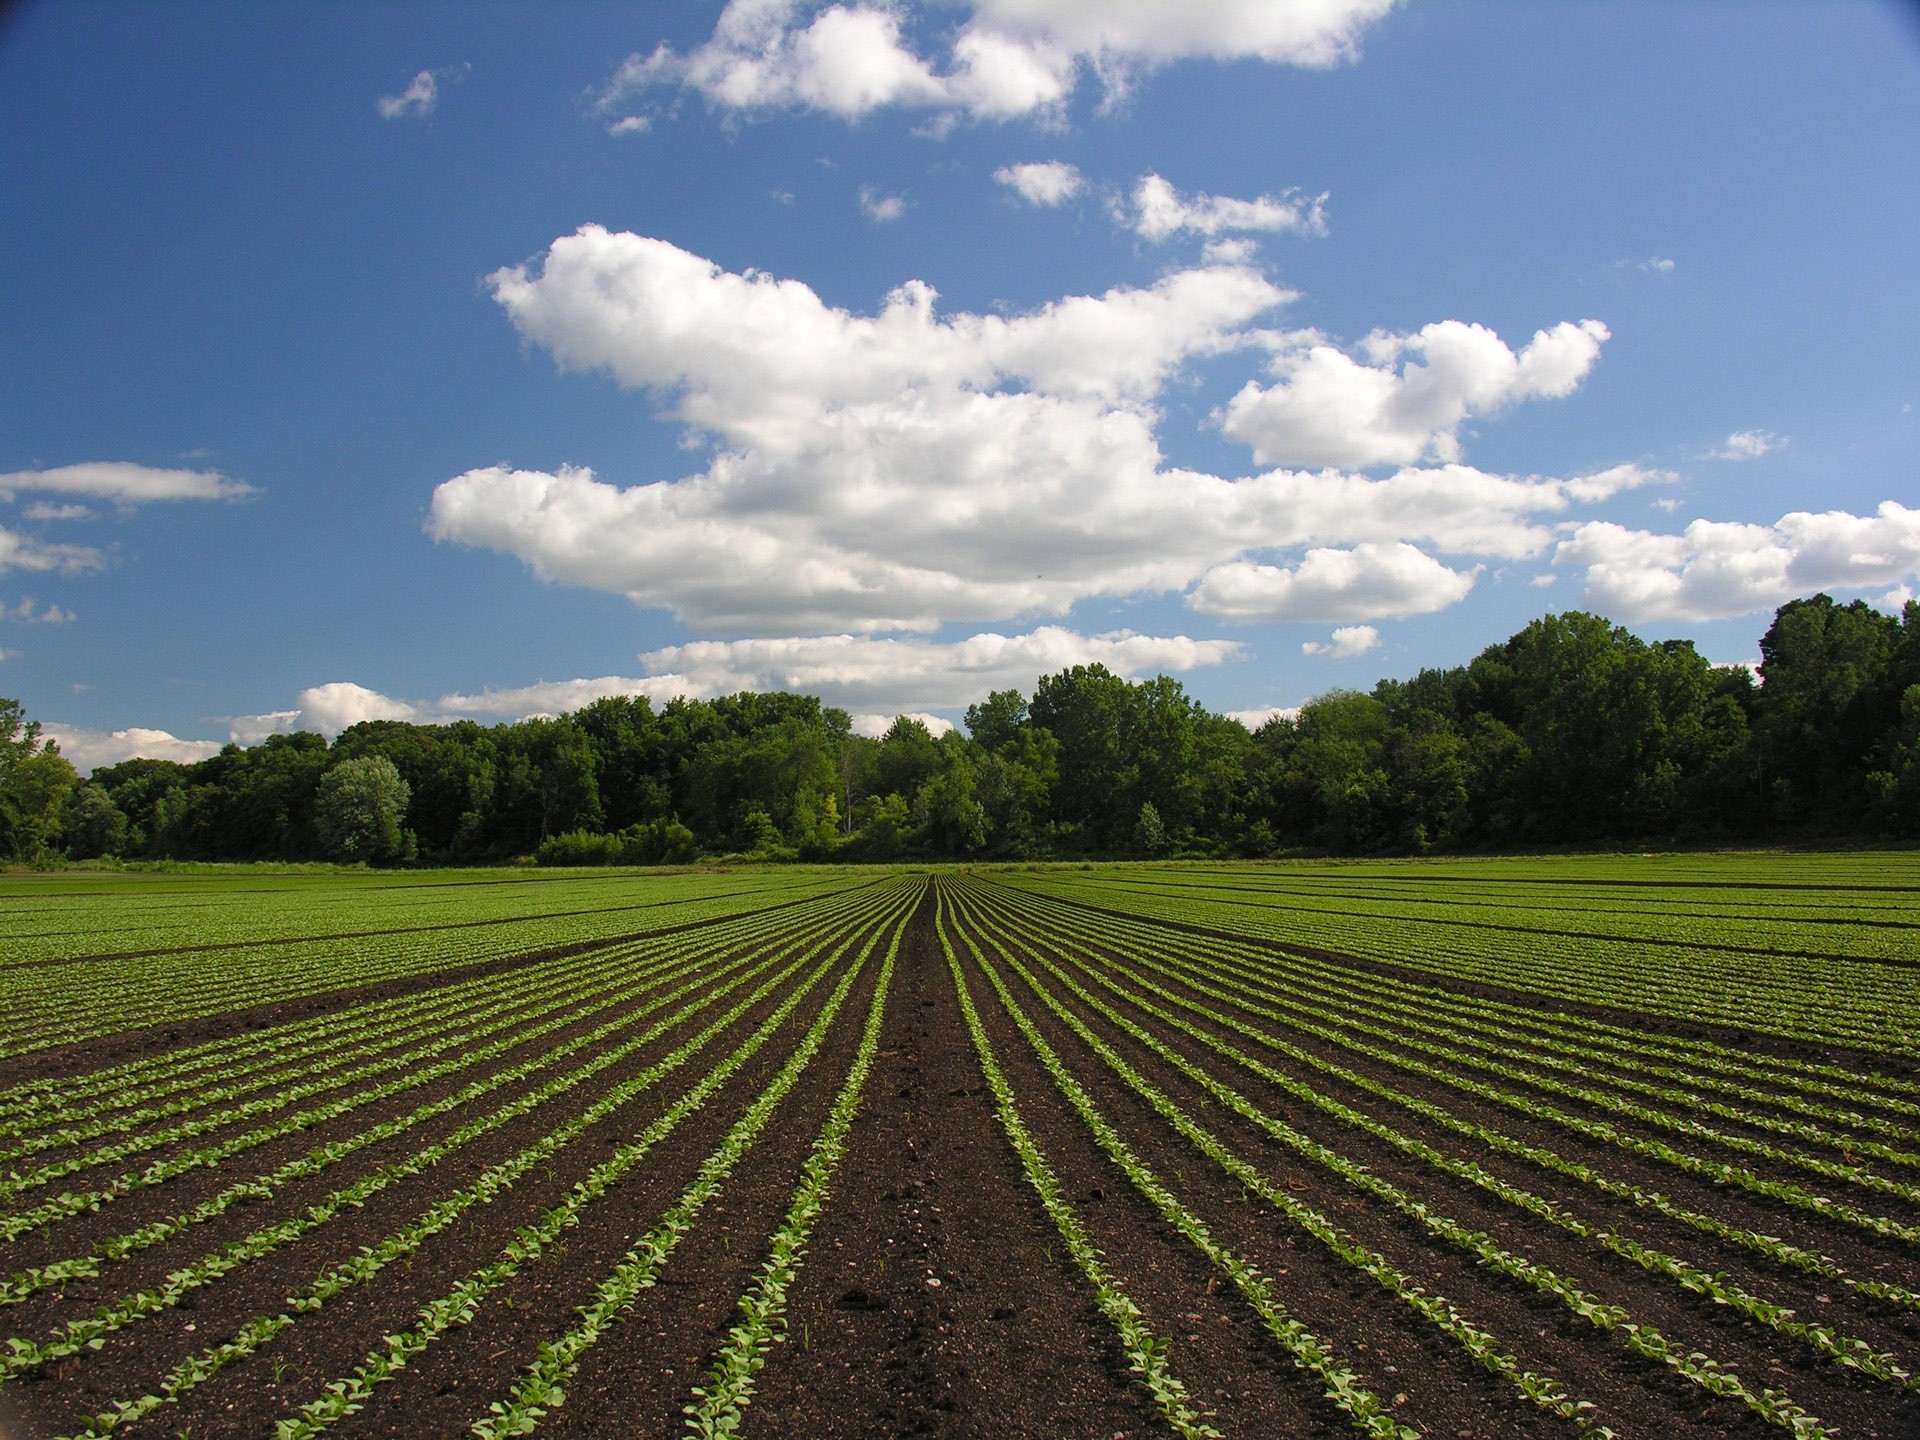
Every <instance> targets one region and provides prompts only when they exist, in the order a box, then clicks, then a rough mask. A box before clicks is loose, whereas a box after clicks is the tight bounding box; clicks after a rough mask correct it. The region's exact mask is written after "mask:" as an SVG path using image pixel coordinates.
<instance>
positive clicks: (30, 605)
mask: <svg viewBox="0 0 1920 1440" xmlns="http://www.w3.org/2000/svg"><path fill="white" fill-rule="evenodd" d="M77 618H79V617H77V616H76V615H75V614H74V613H73V611H71V610H67V609H63V608H62V607H60V606H58V605H40V604H37V603H36V602H35V601H34V598H33V597H32V596H31V595H23V596H22V597H21V598H20V601H19V603H18V604H15V605H8V604H6V603H5V602H3V601H0V620H10V621H12V622H13V623H14V624H16V625H70V624H72V623H73V622H74V620H76V619H77Z"/></svg>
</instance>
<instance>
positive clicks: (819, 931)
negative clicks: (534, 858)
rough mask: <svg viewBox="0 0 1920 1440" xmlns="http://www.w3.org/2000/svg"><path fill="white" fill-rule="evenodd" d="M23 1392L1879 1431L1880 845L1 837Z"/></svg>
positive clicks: (742, 1410) (24, 1430)
mask: <svg viewBox="0 0 1920 1440" xmlns="http://www.w3.org/2000/svg"><path fill="white" fill-rule="evenodd" d="M0 1000H3V1001H4V1003H0V1336H6V1337H10V1338H9V1339H7V1341H6V1343H5V1344H4V1345H0V1427H4V1429H5V1433H7V1434H17V1435H21V1436H32V1437H52V1436H77V1435H103V1434H109V1433H111V1434H125V1435H129V1436H188V1437H192V1440H203V1437H213V1436H249V1437H276V1440H293V1437H310V1436H319V1435H322V1434H329V1435H337V1436H340V1437H352V1436H376V1435H377V1436H439V1435H445V1436H459V1435H468V1434H471V1435H476V1436H481V1437H488V1440H496V1437H503V1436H509V1435H524V1434H535V1435H550V1436H554V1437H568V1440H588V1437H609V1436H614V1435H637V1436H719V1435H733V1434H743V1435H756V1434H757V1435H766V1436H810V1437H812V1436H818V1437H842V1436H846V1437H856V1436H857V1437H868V1436H872V1437H892V1436H908V1435H920V1434H927V1435H950V1436H967V1437H974V1436H979V1437H986V1436H996V1437H998V1436H1049V1437H1051V1436H1089V1437H1102V1440H1109V1437H1116V1436H1125V1437H1135V1436H1140V1437H1144V1436H1160V1435H1181V1436H1203V1435H1216V1434H1217V1435H1221V1436H1249V1437H1277V1436H1289V1437H1292V1436H1300V1437H1332V1436H1345V1435H1354V1434H1359V1435H1365V1436H1373V1437H1379V1440H1413V1437H1416V1436H1423V1435H1433V1436H1442V1437H1445V1436H1457V1437H1508V1436H1548V1435H1580V1434H1589V1435H1606V1434H1612V1435H1616V1436H1619V1437H1623V1440H1624V1437H1641V1440H1660V1437H1669V1436H1711V1435H1743V1436H1763V1435H1768V1434H1776V1435H1792V1436H1823V1435H1838V1436H1844V1437H1863V1440H1865V1437H1876V1436H1877V1437H1885V1440H1894V1437H1900V1440H1912V1437H1915V1436H1920V1384H1916V1381H1915V1378H1914V1377H1915V1376H1917V1375H1920V855H1915V854H1886V855H1872V856H1861V855H1838V856H1796V855H1771V854H1769V855H1711V856H1650V857H1625V856H1616V857H1556V858H1551V859H1528V860H1476V861H1445V862H1424V861H1423V862H1361V863H1345V864H1305V863H1301V864H1291V863H1290V864H1257V865H1256V864H1247V865H1238V864H1167V865H1111V866H1098V867H1095V866H1077V867H1074V866H1047V867H991V866H986V867H977V868H973V869H947V868H935V869H932V870H910V869H894V870H888V869H873V868H864V869H863V868H846V869H824V868H823V869H808V868H799V867H794V868H768V869H730V870H723V871H715V872H710V873H709V872H701V873H686V874H651V873H634V872H538V873H529V874H523V873H515V872H501V871H487V872H478V871H476V872H440V873H434V872H421V873H417V874H379V873H375V874H368V875H357V874H356V875H334V874H324V873H299V872H293V873H287V874H266V873H260V874H250V873H246V872H239V873H236V874H234V875H231V876H227V875H167V874H138V875H135V874H129V875H108V874H50V875H22V876H8V877H0Z"/></svg>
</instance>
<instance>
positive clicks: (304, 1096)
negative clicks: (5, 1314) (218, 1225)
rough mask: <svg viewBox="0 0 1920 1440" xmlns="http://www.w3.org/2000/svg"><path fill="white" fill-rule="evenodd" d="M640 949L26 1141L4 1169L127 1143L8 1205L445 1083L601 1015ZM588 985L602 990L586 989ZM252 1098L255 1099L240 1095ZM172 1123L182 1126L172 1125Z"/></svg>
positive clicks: (600, 955)
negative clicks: (491, 1052) (483, 1054)
mask: <svg viewBox="0 0 1920 1440" xmlns="http://www.w3.org/2000/svg"><path fill="white" fill-rule="evenodd" d="M636 951H637V952H638V953H641V954H644V953H645V951H646V947H644V946H639V947H622V949H621V950H619V951H615V952H612V953H609V952H606V951H600V952H596V953H594V955H593V957H592V959H591V960H584V961H576V962H574V963H572V964H570V965H566V966H564V967H562V966H555V967H554V968H553V969H549V968H548V967H546V966H540V967H535V968H534V969H532V970H531V971H530V972H528V973H523V974H521V975H517V976H513V977H508V978H505V979H503V980H500V981H498V982H497V983H496V984H495V985H494V986H493V989H492V991H491V994H492V995H493V996H495V997H496V998H495V999H493V1000H492V1002H491V1003H486V1004H482V1005H480V1006H478V1007H474V1008H465V1007H461V1006H455V1005H448V1006H444V1007H435V1011H429V1012H428V1013H427V1014H426V1015H424V1016H422V1017H419V1018H416V1019H414V1021H413V1023H411V1024H398V1025H396V1027H395V1029H394V1030H392V1031H391V1032H389V1035H388V1036H387V1037H383V1038H384V1039H385V1040H387V1041H389V1042H390V1043H383V1042H382V1039H374V1040H371V1041H368V1042H365V1043H363V1044H360V1045H352V1044H345V1045H334V1044H331V1043H329V1042H328V1041H327V1039H326V1038H325V1037H324V1036H323V1037H321V1038H320V1039H319V1040H318V1041H317V1042H316V1043H315V1044H314V1046H313V1048H312V1049H310V1050H308V1051H307V1052H306V1053H305V1054H304V1055H302V1056H300V1057H299V1058H298V1059H297V1060H295V1061H294V1062H293V1063H292V1065H291V1066H289V1068H288V1070H285V1071H282V1072H280V1073H279V1074H277V1075H275V1076H272V1077H262V1076H258V1075H256V1074H253V1073H243V1074H241V1075H239V1076H236V1077H235V1078H233V1079H231V1080H226V1081H224V1082H223V1079H222V1077H221V1075H220V1072H218V1071H215V1072H213V1073H212V1074H207V1075H204V1077H203V1083H204V1089H202V1090H200V1093H199V1095H198V1096H195V1095H193V1094H188V1095H176V1096H174V1097H173V1098H172V1099H170V1100H168V1101H166V1102H164V1103H161V1104H157V1105H149V1106H146V1107H143V1108H140V1109H135V1110H131V1111H123V1112H114V1113H106V1114H97V1115H95V1116H94V1117H92V1118H90V1119H88V1120H87V1121H85V1122H83V1123H80V1124H72V1125H67V1126H63V1127H62V1128H60V1129H58V1130H53V1131H44V1132H42V1133H41V1134H38V1135H33V1136H30V1137H27V1138H24V1139H22V1140H21V1142H20V1143H19V1144H17V1145H15V1146H13V1147H11V1148H10V1149H9V1150H6V1151H0V1163H5V1162H7V1161H12V1160H18V1159H22V1158H25V1157H27V1156H29V1155H34V1154H40V1153H44V1152H45V1151H47V1150H52V1149H56V1148H59V1147H60V1146H63V1145H66V1146H78V1145H82V1144H85V1143H86V1142H87V1141H89V1140H95V1139H98V1138H100V1137H101V1136H102V1135H108V1134H113V1135H119V1136H121V1137H122V1138H120V1139H118V1140H116V1141H114V1142H113V1143H111V1144H108V1145H105V1146H102V1147H100V1148H98V1149H96V1150H93V1151H91V1152H86V1153H81V1154H75V1155H68V1156H65V1157H62V1158H61V1159H59V1160H57V1161H52V1162H45V1163H42V1164H41V1165H39V1166H37V1167H34V1168H32V1169H29V1170H26V1171H24V1172H23V1171H21V1170H19V1169H14V1170H12V1171H10V1172H9V1173H8V1174H7V1175H6V1176H5V1177H4V1178H0V1201H5V1200H11V1199H13V1198H14V1197H15V1196H17V1195H19V1194H20V1193H22V1192H23V1191H26V1190H29V1189H33V1188H35V1187H37V1186H41V1185H45V1184H48V1183H50V1182H52V1181H54V1180H57V1179H60V1178H62V1177H63V1176H66V1175H71V1174H75V1173H77V1172H79V1171H81V1170H87V1169H93V1168H95V1167H97V1166H101V1165H110V1164H113V1163H115V1162H117V1161H122V1160H125V1159H127V1158H129V1157H130V1156H133V1155H138V1154H142V1153H144V1152H147V1151H151V1150H157V1149H159V1148H161V1147H162V1146H165V1145H171V1144H175V1143H178V1142H180V1141H183V1140H192V1139H197V1138H198V1137H200V1136H202V1135H206V1134H209V1133H211V1132H213V1131H216V1130H221V1129H225V1128H228V1127H230V1126H233V1125H238V1124H240V1123H242V1122H244V1121H247V1120H250V1119H253V1118H255V1117H257V1116H261V1115H271V1114H273V1113H274V1112H276V1111H280V1110H285V1109H287V1108H289V1107H290V1106H294V1105H298V1104H300V1103H301V1102H302V1101H305V1100H309V1099H312V1098H313V1097H315V1096H317V1095H325V1094H327V1093H328V1092H330V1091H338V1090H341V1089H344V1088H346V1087H349V1086H354V1085H359V1084H361V1083H362V1082H364V1081H373V1080H377V1079H378V1077H380V1076H382V1075H391V1074H393V1073H395V1072H399V1073H400V1074H401V1076H402V1077H403V1079H402V1085H401V1088H409V1087H411V1086H413V1085H416V1084H418V1083H421V1082H420V1079H419V1078H418V1077H420V1076H422V1075H423V1074H424V1073H425V1071H426V1070H427V1069H428V1068H433V1069H434V1070H435V1072H436V1076H437V1075H438V1074H444V1073H447V1070H446V1068H444V1067H434V1066H432V1063H431V1062H433V1061H434V1060H435V1058H436V1057H438V1056H442V1055H445V1054H446V1052H447V1051H449V1050H455V1049H457V1050H459V1051H460V1052H462V1058H459V1059H456V1061H455V1063H454V1065H453V1066H452V1067H451V1068H453V1069H459V1068H463V1067H464V1064H465V1061H464V1052H465V1051H466V1049H467V1047H468V1046H469V1045H474V1046H476V1047H477V1046H478V1045H479V1044H484V1043H485V1042H486V1041H487V1040H488V1039H489V1038H492V1037H495V1036H498V1035H500V1034H503V1033H513V1032H517V1031H521V1030H523V1029H524V1028H525V1027H526V1026H527V1025H528V1024H529V1022H530V1021H537V1020H538V1019H539V1017H540V1016H541V1015H542V1014H543V1013H544V1014H552V1013H553V1012H554V1010H555V1009H556V1007H557V1006H561V1005H565V1006H573V1007H581V1008H585V1009H591V1008H593V1005H594V1002H595V999H596V994H595V990H596V989H597V990H598V992H599V993H600V994H605V993H607V992H608V991H610V990H612V989H614V988H615V987H616V985H617V983H618V981H619V979H621V978H623V975H624V972H625V969H626V962H628V961H629V960H630V959H631V957H632V956H633V954H634V953H636ZM568 972H571V973H568ZM583 981H587V982H598V983H597V985H586V986H583V984H582V982H583ZM436 1011H437V1013H436ZM422 1036H424V1037H426V1038H425V1040H424V1042H422V1043H414V1042H421V1037H422ZM263 1087H266V1088H265V1093H261V1092H262V1089H263ZM390 1093H392V1091H391V1089H390V1088H389V1087H388V1086H385V1085H370V1086H367V1087H366V1088H364V1089H363V1090H361V1091H360V1092H359V1093H357V1094H354V1095H351V1096H348V1097H345V1103H344V1108H345V1109H347V1110H351V1109H354V1108H357V1107H358V1106H360V1105H364V1104H368V1103H372V1102H373V1101H375V1100H378V1099H383V1098H385V1096H386V1095H387V1094H390ZM243 1096H244V1097H248V1098H240V1097H243ZM223 1102H225V1103H223ZM325 1112H326V1113H328V1114H337V1113H343V1111H342V1110H341V1109H339V1108H336V1105H335V1103H333V1102H329V1104H328V1105H327V1106H326V1107H325ZM317 1113H320V1112H316V1111H312V1110H309V1111H306V1112H303V1113H302V1114H300V1115H297V1116H295V1117H294V1118H293V1119H292V1120H291V1121H289V1122H287V1124H285V1125H275V1126H272V1127H269V1128H267V1129H264V1130H258V1131H255V1132H253V1133H254V1135H255V1136H256V1137H257V1139H255V1140H254V1141H253V1143H260V1142H262V1141H264V1140H267V1139H271V1138H274V1137H275V1136H276V1135H278V1134H281V1133H286V1131H287V1129H288V1128H289V1127H291V1128H294V1129H304V1128H307V1127H308V1126H310V1125H311V1124H313V1123H314V1116H315V1115H316V1114H317ZM181 1114H191V1118H190V1119H186V1120H179V1119H176V1118H175V1117H177V1116H179V1115H181ZM169 1120H171V1121H172V1122H173V1123H171V1124H164V1123H162V1122H166V1121H169ZM156 1123H161V1128H154V1129H147V1130H139V1131H138V1132H137V1133H130V1132H134V1131H135V1130H136V1127H139V1126H141V1125H143V1124H146V1125H152V1124H156ZM229 1153H233V1152H229ZM222 1158H224V1156H223V1157H222Z"/></svg>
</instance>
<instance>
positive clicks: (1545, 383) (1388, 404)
mask: <svg viewBox="0 0 1920 1440" xmlns="http://www.w3.org/2000/svg"><path fill="white" fill-rule="evenodd" d="M1608 338H1609V336H1608V332H1607V327H1606V326H1605V325H1603V324H1601V323H1600V322H1599V321H1598V320H1582V321H1580V322H1579V323H1578V324H1575V323H1573V322H1572V321H1562V322H1561V323H1560V324H1558V325H1555V326H1554V327H1553V328H1552V329H1550V330H1540V331H1536V332H1535V333H1534V336H1533V339H1532V340H1531V341H1529V342H1528V343H1527V345H1526V346H1525V347H1524V348H1523V349H1522V350H1521V351H1520V352H1519V353H1518V354H1516V353H1515V352H1514V351H1512V350H1511V349H1509V348H1508V347H1507V345H1506V343H1505V342H1504V341H1503V340H1501V338H1500V337H1499V336H1498V335H1496V334H1494V332H1493V331H1491V330H1489V329H1487V327H1486V326H1484V325H1469V324H1465V323H1462V322H1461V321H1458V320H1442V321H1438V322H1436V323H1435V324H1431V325H1427V326H1424V327H1423V328H1421V329H1420V330H1419V331H1417V332H1415V333H1414V334H1412V335H1388V334H1384V333H1381V332H1378V331H1376V332H1375V333H1374V334H1372V335H1369V336H1368V337H1367V338H1366V340H1364V341H1363V342H1362V343H1361V349H1362V351H1363V352H1364V353H1365V356H1366V360H1365V361H1361V360H1355V359H1354V358H1353V357H1352V356H1350V355H1348V354H1347V353H1346V352H1345V351H1343V350H1340V349H1338V348H1337V347H1335V346H1333V345H1331V344H1328V343H1326V342H1325V341H1324V340H1323V339H1322V338H1321V337H1319V336H1317V335H1312V334H1310V333H1309V334H1306V335H1300V336H1287V337H1283V338H1282V341H1281V348H1279V349H1278V350H1277V352H1276V353H1275V355H1274V357H1273V361H1272V364H1271V370H1272V373H1273V375H1274V376H1275V377H1276V380H1277V383H1276V384H1273V385H1271V386H1266V387H1263V386H1261V385H1259V384H1258V383H1256V382H1253V381H1249V382H1248V383H1247V385H1246V387H1245V388H1244V389H1242V390H1241V391H1240V393H1239V394H1237V395H1235V396H1234V397H1233V399H1232V400H1231V401H1229V402H1228V403H1227V406H1226V408H1225V410H1224V411H1223V412H1221V413H1220V415H1219V416H1218V417H1216V418H1217V419H1218V420H1219V422H1220V425H1221V428H1222V429H1223V430H1225V431H1226V433H1227V434H1229V435H1231V436H1232V437H1233V438H1234V439H1236V440H1241V441H1244V442H1245V443H1246V444H1248V445H1250V446H1252V447H1253V452H1254V455H1255V457H1256V458H1257V459H1258V460H1259V461H1260V462H1261V463H1262V464H1277V465H1309V466H1311V465H1338V466H1347V467H1351V468H1355V469H1366V468H1369V467H1371V466H1376V465H1411V464H1416V463H1418V462H1419V461H1421V460H1424V459H1429V458H1432V459H1438V460H1442V461H1451V460H1457V459H1459V457H1460V442H1459V439H1458V436H1457V434H1456V431H1457V430H1458V429H1459V427H1460V425H1461V424H1462V423H1463V422H1464V421H1466V420H1467V419H1469V418H1470V417H1472V416H1476V415H1487V414H1491V413H1493V412H1495V411H1498V410H1501V409H1503V408H1505V407H1506V406H1508V405H1512V404H1514V403H1516V402H1518V401H1521V400H1529V399H1535V398H1540V397H1559V396H1564V395H1569V394H1571V393H1572V392H1573V390H1574V389H1575V387H1576V386H1578V385H1579V383H1580V382H1581V380H1583V379H1584V378H1585V377H1586V375H1587V372H1588V371H1589V370H1591V369H1592V368H1593V365H1594V362H1595V361H1596V360H1598V359H1599V357H1600V346H1601V344H1602V343H1603V342H1604V341H1606V340H1607V339H1608Z"/></svg>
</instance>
